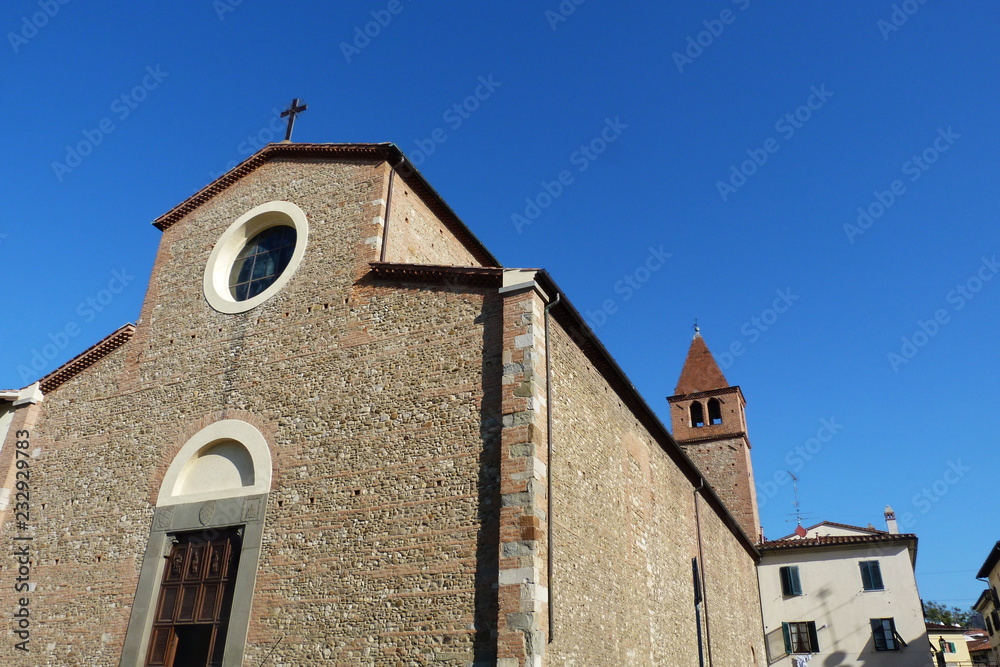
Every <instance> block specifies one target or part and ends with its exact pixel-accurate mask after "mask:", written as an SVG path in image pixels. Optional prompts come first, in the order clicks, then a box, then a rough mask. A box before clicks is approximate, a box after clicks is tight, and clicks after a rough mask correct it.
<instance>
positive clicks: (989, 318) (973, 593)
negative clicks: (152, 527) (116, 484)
mask: <svg viewBox="0 0 1000 667" xmlns="http://www.w3.org/2000/svg"><path fill="white" fill-rule="evenodd" d="M577 3H579V4H577ZM998 19H1000V5H997V4H996V3H995V2H986V1H985V0H970V1H967V2H963V3H944V2H941V1H940V0H937V1H935V0H926V1H924V2H920V1H919V0H908V2H900V3H895V4H894V3H892V2H888V1H871V0H868V1H866V2H859V1H857V0H855V1H852V2H841V3H788V2H786V3H779V4H778V5H777V6H774V5H773V3H772V4H768V3H763V2H760V1H759V0H735V1H731V0H716V1H713V2H692V1H687V2H674V3H653V2H631V3H612V2H607V1H603V0H586V1H581V0H576V1H575V2H574V0H564V1H563V2H562V3H561V4H560V2H558V0H551V1H550V2H532V3H527V2H507V3H502V4H501V3H481V4H480V3H455V2H447V3H433V4H432V3H423V2H415V1H413V0H393V1H391V2H390V0H377V1H375V2H359V3H319V2H301V1H298V2H295V1H291V2H282V3H277V2H265V1H263V0H242V1H241V2H239V1H237V0H218V1H216V2H213V1H212V0H203V1H195V2H185V3H162V2H161V3H126V2H121V1H110V2H105V3H101V6H100V7H94V6H93V5H91V4H88V3H83V2H73V1H67V0H62V2H60V1H59V0H42V1H41V2H39V1H38V0H35V1H31V2H28V1H22V0H13V1H11V2H8V3H5V4H4V6H3V7H2V9H0V28H2V31H3V33H4V34H5V39H4V43H3V44H2V45H0V53H2V54H3V55H2V56H0V58H2V68H3V73H4V79H3V80H4V91H5V94H4V95H3V96H2V98H0V110H2V116H3V118H5V119H6V127H7V130H6V132H4V138H3V140H2V145H3V149H4V153H5V154H6V155H7V158H6V159H5V160H4V162H3V164H2V166H0V170H2V182H3V183H4V187H5V189H6V191H7V192H8V199H7V204H6V206H7V208H6V210H5V215H4V216H2V218H0V266H2V267H3V269H4V273H5V275H6V290H5V298H4V308H3V326H2V327H0V386H3V387H19V386H22V385H24V384H26V383H27V382H28V381H30V380H33V379H35V378H36V377H38V376H41V375H43V374H44V373H46V372H48V371H50V370H52V369H53V368H55V367H56V366H57V365H58V364H60V363H62V362H63V361H65V360H67V359H69V358H70V357H72V356H73V355H75V354H76V353H78V352H79V351H81V350H82V349H84V348H86V347H87V346H89V345H90V344H92V343H94V342H96V341H97V340H99V339H100V338H102V337H103V336H104V335H106V334H107V333H109V332H111V331H113V330H114V329H116V328H117V327H118V326H120V325H121V324H123V323H125V322H128V321H134V320H135V318H136V317H137V316H138V313H139V308H140V305H141V302H142V299H143V296H144V291H145V285H146V281H147V278H148V275H149V271H150V268H151V264H152V260H153V257H154V254H155V252H156V244H157V242H158V238H159V233H158V232H157V231H156V230H155V229H154V228H153V227H152V226H151V225H150V224H149V223H150V221H151V220H153V219H154V218H155V217H157V216H158V215H160V214H162V213H164V212H165V211H167V210H168V209H170V208H171V207H173V206H174V205H175V204H177V203H179V202H181V201H182V200H184V199H185V198H186V197H187V196H189V195H190V194H192V193H193V192H195V191H196V190H197V189H199V188H201V187H202V186H204V185H205V184H207V183H208V182H209V181H210V180H211V179H212V178H213V177H214V176H216V175H218V174H220V173H222V172H223V171H225V170H226V169H227V168H229V167H231V166H232V165H233V164H235V163H236V162H237V161H239V160H242V159H243V158H245V157H247V156H248V155H249V154H250V153H251V152H253V151H254V150H256V148H257V147H259V146H260V145H262V144H263V143H265V142H266V141H269V140H271V139H276V140H280V139H281V138H282V136H281V128H280V124H279V123H276V122H274V113H275V110H280V109H281V108H283V107H284V106H286V105H287V104H288V102H289V101H290V100H291V99H292V98H293V97H301V98H303V99H304V100H305V101H306V102H307V103H308V104H309V110H308V111H307V112H306V113H305V114H304V115H303V116H302V117H301V119H300V120H299V122H298V124H297V126H296V133H295V139H296V140H298V141H309V142H381V141H392V142H395V143H396V144H398V145H399V146H400V147H401V148H402V149H403V150H404V151H406V152H407V153H408V154H409V155H410V156H411V158H412V159H413V161H414V162H415V163H418V164H419V167H420V169H421V170H422V171H423V173H424V174H425V175H426V177H427V178H428V180H429V181H430V183H431V184H432V185H433V186H434V187H435V188H436V189H437V190H438V191H439V192H440V193H441V194H442V195H443V197H444V198H445V199H446V200H447V201H448V202H449V203H450V205H451V206H452V207H453V208H454V209H455V211H456V212H458V214H459V215H460V216H461V217H462V218H463V219H464V220H465V221H466V223H467V224H468V225H469V226H470V227H471V228H472V230H473V231H474V232H475V233H476V234H477V235H478V236H479V237H480V238H481V239H482V240H483V241H484V242H485V243H486V245H487V246H488V247H489V248H490V249H491V251H492V252H493V253H494V254H495V255H496V256H497V257H498V258H499V259H500V261H501V262H503V263H504V264H505V265H506V266H526V267H544V268H546V269H548V270H549V271H550V272H551V273H552V275H553V276H554V277H555V279H556V280H557V281H558V282H559V284H560V285H561V286H562V288H563V289H564V290H565V291H566V293H567V296H568V297H569V298H570V299H571V300H572V301H573V303H574V304H575V305H576V307H577V308H578V309H579V310H580V311H581V312H582V313H583V314H584V315H585V316H587V317H588V319H589V321H590V322H591V324H592V325H593V327H594V329H595V330H596V331H597V333H598V335H599V336H600V337H601V338H602V340H603V341H604V343H605V345H606V346H607V348H608V349H609V350H610V351H611V353H612V354H613V355H614V356H615V358H616V359H617V360H618V362H619V363H620V364H621V366H622V367H623V368H624V369H625V371H626V372H627V373H628V374H629V376H630V377H631V379H632V381H633V382H634V384H635V385H636V387H637V388H638V389H639V391H640V392H641V393H642V394H643V395H644V396H645V397H646V399H647V401H648V402H649V403H650V404H651V405H652V406H653V407H654V409H656V410H657V411H658V412H659V414H660V415H661V416H662V418H663V419H664V420H667V419H668V412H667V409H666V401H665V397H666V396H668V395H670V394H672V393H673V388H674V385H675V383H676V380H677V377H678V375H679V373H680V367H681V364H682V362H683V360H684V355H685V353H686V351H687V347H688V344H689V341H690V337H691V333H692V331H691V326H692V323H693V322H694V320H695V318H697V319H698V321H699V323H700V325H701V328H702V332H703V335H704V337H705V339H706V341H707V342H708V345H709V347H710V348H711V349H712V350H713V352H715V353H716V356H717V357H718V358H719V359H720V362H721V363H722V366H723V367H724V370H725V373H726V376H727V378H728V379H729V380H730V382H732V383H733V384H738V385H740V386H741V387H742V389H743V392H744V394H745V396H746V398H747V401H748V405H747V411H748V420H749V424H750V437H751V441H752V443H753V447H754V449H753V457H754V466H755V470H756V473H757V479H758V485H759V487H760V491H759V494H760V499H761V504H762V509H761V515H762V521H763V524H764V528H765V532H766V534H767V535H768V536H769V537H772V538H773V537H779V536H781V535H783V534H786V533H788V532H790V531H791V530H792V529H793V528H794V520H792V517H791V516H790V513H792V512H793V511H794V508H793V505H792V489H791V486H790V484H789V483H788V482H787V479H786V478H784V477H782V476H781V471H786V470H790V471H792V472H794V473H795V474H796V475H797V477H798V478H799V492H800V498H801V503H802V511H803V513H804V514H805V515H806V517H807V518H806V520H805V521H806V523H813V522H816V521H819V520H821V519H829V520H833V521H839V522H843V523H852V524H860V525H866V524H868V523H869V522H871V523H873V524H875V525H876V526H877V527H881V526H882V525H883V524H882V508H883V507H884V506H885V505H886V504H891V505H892V506H893V507H894V508H895V509H896V511H897V513H898V514H899V516H900V518H901V522H902V523H903V528H904V529H907V530H911V531H914V532H916V533H917V534H918V535H919V536H920V540H921V541H920V555H919V559H918V563H917V572H918V583H919V585H920V588H921V593H922V594H923V596H924V597H925V599H932V600H938V601H943V602H946V603H948V604H957V605H962V606H967V605H969V604H971V603H972V602H973V601H974V600H975V598H976V597H977V595H978V593H979V591H980V590H981V588H982V586H981V584H979V583H978V582H976V581H975V579H974V576H975V571H976V570H977V569H978V567H979V565H980V564H981V563H982V561H983V559H984V558H985V556H986V555H987V553H988V550H989V548H990V546H991V545H992V544H993V542H994V541H995V540H996V539H998V538H1000V531H998V529H997V526H998V522H997V519H996V518H995V516H994V515H995V511H994V509H995V508H994V503H992V502H991V500H992V498H991V496H992V495H993V494H992V491H993V489H995V488H996V463H995V461H996V458H995V456H996V454H995V452H996V448H997V434H996V433H995V432H994V431H993V429H992V427H990V424H991V423H992V422H991V421H990V420H991V419H992V418H991V417H990V415H995V414H996V405H997V403H998V400H1000V390H998V386H997V382H996V378H997V377H998V376H1000V358H998V355H997V354H996V353H995V349H996V341H997V339H996V335H995V331H996V330H997V329H998V328H1000V314H998V313H1000V309H998V304H1000V279H998V276H997V273H998V271H1000V266H998V265H997V257H998V255H1000V239H998V238H997V232H996V229H997V227H996V221H997V217H998V213H1000V189H998V188H997V187H996V185H995V180H996V176H997V169H996V164H997V162H996V156H997V155H998V154H1000V130H998V127H1000V125H998V123H997V122H996V119H997V107H998V102H1000V99H998V98H1000V87H998V86H997V82H998V76H997V75H998V72H997V69H998V67H1000V53H998V51H1000V42H998V40H997V39H996V25H997V21H998ZM39 26H40V27H39ZM366 30H367V32H368V35H366V34H365V31H366ZM456 105H458V106H457V108H456ZM667 255H669V257H667ZM779 311H780V312H779ZM67 331H69V332H72V335H70V334H68V333H67ZM33 363H34V365H35V369H32V364H33ZM36 369H37V372H35V370H36ZM25 378H27V380H25ZM776 474H777V475H778V478H777V481H776V480H775V475H776ZM768 481H770V482H771V485H770V486H766V483H767V482H768Z"/></svg>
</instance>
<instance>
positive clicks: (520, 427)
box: [0, 144, 764, 667]
mask: <svg viewBox="0 0 1000 667" xmlns="http://www.w3.org/2000/svg"><path fill="white" fill-rule="evenodd" d="M155 225H156V227H157V228H158V229H159V230H161V231H162V239H161V242H160V246H159V250H158V253H157V256H156V261H155V264H154V266H153V270H152V275H151V276H150V279H149V285H148V290H147V292H146V297H145V300H144V303H143V306H142V310H141V312H140V313H139V314H138V315H139V317H138V320H137V322H136V323H135V325H134V326H133V325H126V326H123V327H122V328H121V329H119V330H118V331H115V332H113V333H111V334H110V335H109V336H108V337H107V338H105V339H104V340H102V341H100V342H98V343H97V344H95V345H94V346H93V347H91V348H90V349H88V350H86V351H85V352H84V353H82V354H81V355H79V356H78V357H76V358H75V359H73V360H70V361H69V362H67V363H66V364H64V365H63V366H61V367H60V368H59V369H57V370H56V371H54V372H53V373H50V374H49V375H47V376H46V377H44V378H41V379H40V382H39V383H38V384H37V385H36V386H33V387H31V388H28V389H26V390H24V391H22V390H18V391H11V392H3V393H2V394H0V398H2V401H0V433H3V431H4V430H5V429H6V437H5V439H4V441H3V446H2V449H0V470H2V471H3V473H2V474H0V480H2V493H3V494H5V495H3V496H2V497H0V500H2V503H0V508H2V510H3V513H2V515H0V516H2V532H0V541H2V542H3V545H2V550H3V552H4V553H7V554H10V553H16V552H15V550H17V549H22V550H26V551H24V554H25V555H24V557H23V558H24V563H23V564H22V563H20V562H19V561H17V560H15V559H10V558H7V559H4V560H3V561H2V563H0V576H2V577H3V579H4V581H13V580H14V579H16V578H17V577H18V576H23V577H24V580H23V581H24V589H23V590H20V589H18V590H15V589H14V587H13V586H7V585H4V586H3V587H0V606H2V607H3V608H4V609H7V610H13V613H14V614H15V617H14V618H15V620H14V623H15V626H14V629H15V630H16V631H18V632H21V633H23V634H21V635H18V640H19V641H18V642H17V643H15V642H13V641H11V642H6V643H4V644H2V645H0V663H2V664H4V665H22V664H23V665H51V666H58V667H66V666H68V665H119V664H120V665H127V666H130V667H131V666H134V665H162V666H165V665H175V666H176V667H180V666H181V665H183V666H184V667H189V666H192V665H207V664H212V665H217V664H218V665H243V664H247V665H259V664H261V663H262V662H264V661H265V660H267V661H268V662H267V664H273V665H310V664H331V665H352V666H354V665H380V666H381V665H429V664H433V665H472V664H475V665H499V666H500V667H521V666H531V667H540V666H543V665H544V666H552V667H555V666H562V665H566V666H568V665H578V666H581V667H582V666H586V667H595V666H602V665H608V666H614V667H618V666H619V665H697V664H699V661H702V662H703V663H704V664H711V665H714V667H747V666H748V665H757V664H764V663H763V639H762V635H761V631H760V629H761V616H760V606H759V604H758V597H757V596H758V591H757V574H756V562H757V560H758V558H759V553H758V551H757V549H756V548H755V545H754V542H755V537H756V536H755V535H749V536H748V535H747V533H746V532H745V531H744V530H743V529H741V523H742V525H750V526H752V525H755V524H754V523H753V522H754V521H755V517H749V518H747V517H743V518H742V519H740V520H738V519H737V518H734V516H733V514H732V513H731V512H730V511H729V510H727V508H726V505H725V504H724V501H723V500H722V499H720V497H719V496H718V495H717V494H716V492H715V491H713V489H712V486H711V485H710V484H705V480H704V478H703V477H702V473H701V472H700V471H699V470H698V469H697V468H696V467H695V466H694V465H693V464H692V463H691V461H690V460H689V459H688V458H687V456H686V455H685V454H684V452H683V451H682V449H681V448H680V446H679V445H678V444H677V443H676V442H675V441H674V439H673V438H672V437H671V436H670V434H669V433H668V432H667V431H666V430H665V428H664V427H663V425H662V424H661V423H660V422H659V420H658V419H657V418H656V416H655V415H654V413H653V412H652V410H651V409H650V408H649V407H648V405H647V404H646V403H645V402H644V401H643V399H642V398H641V397H640V396H639V395H638V394H637V393H636V391H635V390H634V389H633V387H632V385H631V384H630V382H629V381H628V379H627V378H626V377H625V375H624V374H623V373H622V371H621V369H620V368H619V367H618V366H617V364H616V363H615V362H614V360H613V359H612V358H611V357H610V356H609V355H608V353H607V352H606V351H605V349H604V348H603V346H602V345H601V343H600V341H599V340H597V338H596V337H595V336H594V335H593V333H592V332H591V331H590V330H589V329H588V328H587V326H586V325H585V324H584V322H583V320H582V318H581V317H580V315H579V314H578V313H577V311H576V310H575V308H574V307H573V305H572V303H571V302H570V300H569V299H568V298H567V296H566V295H565V294H563V293H562V292H561V290H560V289H559V287H558V286H557V284H556V283H555V282H554V281H553V279H552V278H551V277H550V276H549V275H548V274H547V273H545V272H544V271H540V270H516V269H506V268H504V267H502V266H501V265H500V263H499V262H498V261H497V260H496V259H495V258H494V257H493V256H492V255H491V254H490V253H489V251H488V250H487V249H486V248H484V247H483V246H482V244H481V243H480V242H479V241H478V240H477V239H476V238H475V236H474V235H473V234H472V233H471V232H470V231H469V229H468V228H467V227H466V226H465V225H464V224H463V223H462V221H461V220H459V218H458V217H457V216H456V215H455V213H454V212H453V211H452V210H451V209H450V208H449V207H448V206H447V204H445V202H444V201H443V200H442V199H441V198H440V197H439V196H438V195H437V193H436V192H435V191H434V190H433V189H432V188H431V187H430V186H429V185H428V184H427V183H426V182H425V181H424V179H423V177H422V176H421V175H420V174H419V173H418V172H416V171H415V170H414V169H412V168H411V167H410V166H409V164H408V163H407V162H406V160H405V158H404V157H403V155H402V154H401V153H400V151H399V150H398V149H397V148H396V147H395V146H393V145H391V144H350V145H344V144H276V145H271V146H269V147H267V148H265V149H263V150H262V151H261V152H260V153H258V154H257V155H255V156H253V157H251V158H249V159H248V160H247V161H246V162H244V163H243V164H241V165H240V166H238V167H236V168H235V169H234V170H233V171H231V172H229V173H228V174H226V175H225V176H223V177H221V178H219V179H218V180H216V181H215V182H213V183H212V184H210V185H209V186H207V187H206V188H205V189H204V190H202V191H200V192H199V193H197V194H196V195H194V196H193V197H191V198H190V199H188V200H186V201H184V202H182V203H181V204H180V205H178V206H177V207H175V208H174V209H172V210H171V211H168V212H167V213H166V214H164V215H163V216H161V217H160V218H159V219H157V220H156V222H155ZM733 405H736V404H735V403H734V404H733ZM8 426H9V429H7V428H6V427H8ZM19 492H24V493H29V492H30V501H29V500H28V498H27V497H24V500H21V497H18V496H17V495H16V494H17V493H19ZM21 502H23V503H25V505H19V504H18V503H21ZM748 521H749V522H748ZM22 609H23V610H25V611H24V612H23V614H24V615H23V617H18V616H17V614H19V613H21V612H20V610H22ZM19 618H23V623H22V622H21V620H19Z"/></svg>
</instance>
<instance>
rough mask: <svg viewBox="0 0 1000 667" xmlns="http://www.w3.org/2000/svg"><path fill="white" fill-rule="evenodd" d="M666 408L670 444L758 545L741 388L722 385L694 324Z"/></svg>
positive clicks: (722, 378) (718, 370)
mask: <svg viewBox="0 0 1000 667" xmlns="http://www.w3.org/2000/svg"><path fill="white" fill-rule="evenodd" d="M667 402H668V403H669V404H670V423H671V426H672V430H673V436H674V440H676V441H677V443H678V444H679V445H681V447H682V448H683V449H684V452H685V453H686V454H687V455H688V456H689V457H690V458H691V460H692V461H694V463H695V465H697V466H698V468H699V470H701V472H702V475H704V477H705V481H706V482H708V484H710V485H711V486H712V487H713V488H714V489H715V492H716V493H718V494H719V497H720V498H722V500H723V502H725V503H726V507H727V508H728V509H729V512H730V513H731V514H732V515H733V517H734V518H735V519H736V520H737V521H738V522H739V524H740V525H741V526H742V527H743V532H745V533H746V534H747V536H748V537H750V539H752V540H758V541H759V540H760V538H761V532H760V516H759V514H758V511H757V493H756V489H755V485H754V479H753V465H752V464H751V461H750V439H749V437H748V436H747V422H746V400H745V399H744V398H743V392H742V391H740V388H739V387H737V386H731V385H730V384H729V381H728V380H726V376H725V375H723V373H722V369H721V368H719V364H718V363H717V362H716V361H715V357H713V356H712V353H711V352H710V351H709V349H708V345H707V344H706V343H705V339H704V338H702V337H701V330H700V328H699V327H698V325H697V323H696V324H695V332H694V337H693V338H692V339H691V346H690V348H688V354H687V359H685V361H684V366H683V368H682V369H681V375H680V378H679V379H678V380H677V387H676V388H675V389H674V395H673V396H670V397H668V398H667Z"/></svg>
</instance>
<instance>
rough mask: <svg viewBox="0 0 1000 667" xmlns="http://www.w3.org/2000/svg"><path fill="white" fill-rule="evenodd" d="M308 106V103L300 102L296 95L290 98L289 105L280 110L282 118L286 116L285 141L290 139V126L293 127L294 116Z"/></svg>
mask: <svg viewBox="0 0 1000 667" xmlns="http://www.w3.org/2000/svg"><path fill="white" fill-rule="evenodd" d="M308 108H309V106H308V105H306V104H302V100H300V99H299V98H297V97H296V98H295V99H294V100H292V104H291V106H289V107H288V108H287V109H285V110H284V111H282V112H281V117H282V118H288V129H287V130H285V141H291V140H292V128H294V127H295V117H296V116H297V115H299V114H300V113H302V112H303V111H305V110H306V109H308Z"/></svg>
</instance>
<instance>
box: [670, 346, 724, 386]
mask: <svg viewBox="0 0 1000 667" xmlns="http://www.w3.org/2000/svg"><path fill="white" fill-rule="evenodd" d="M729 386H730V385H729V382H727V381H726V376H725V375H723V374H722V369H721V368H719V364H717V363H716V361H715V357H713V356H712V353H711V352H709V351H708V345H706V344H705V339H704V338H702V337H701V334H697V333H696V334H695V335H694V339H693V340H692V341H691V347H690V348H688V355H687V359H686V360H685V361H684V368H682V369H681V377H680V379H679V380H677V388H676V389H674V395H675V396H681V395H684V394H697V393H698V392H702V391H711V390H713V389H724V388H726V387H729Z"/></svg>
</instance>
